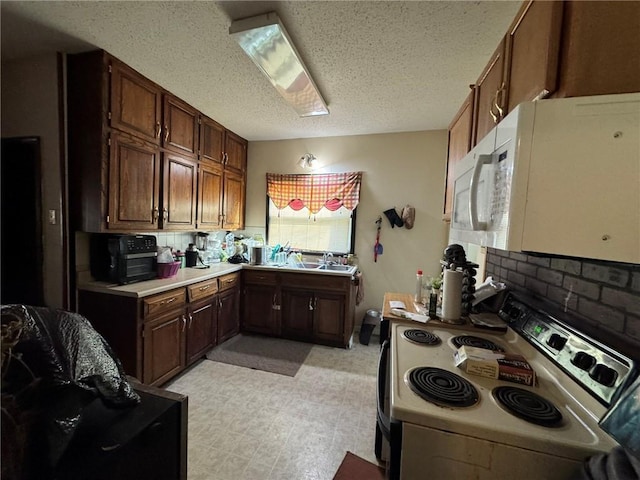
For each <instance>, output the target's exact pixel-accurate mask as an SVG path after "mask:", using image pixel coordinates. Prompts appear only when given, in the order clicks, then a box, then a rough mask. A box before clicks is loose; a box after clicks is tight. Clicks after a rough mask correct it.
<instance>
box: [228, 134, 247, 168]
mask: <svg viewBox="0 0 640 480" xmlns="http://www.w3.org/2000/svg"><path fill="white" fill-rule="evenodd" d="M225 153H226V154H227V155H226V158H225V168H226V169H231V170H233V171H235V172H236V173H244V172H245V170H246V168H247V141H246V140H245V139H244V138H242V137H239V136H238V135H236V134H235V133H233V132H230V131H228V130H227V134H226V137H225Z"/></svg>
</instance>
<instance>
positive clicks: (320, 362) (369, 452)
mask: <svg viewBox="0 0 640 480" xmlns="http://www.w3.org/2000/svg"><path fill="white" fill-rule="evenodd" d="M379 350H380V345H379V343H378V338H377V337H372V338H371V341H370V342H369V345H366V346H365V345H361V344H359V343H355V342H354V345H353V347H352V348H351V349H349V350H346V349H340V348H331V347H324V346H319V345H314V346H313V348H312V349H311V352H310V353H309V355H308V357H307V359H306V360H305V362H304V364H303V365H302V366H301V367H300V370H298V373H297V374H296V376H295V377H288V376H285V375H279V374H275V373H269V372H263V371H260V370H252V369H249V368H244V367H237V366H234V365H227V364H224V363H218V362H213V361H211V360H202V361H201V362H200V363H198V364H196V365H195V366H194V367H193V368H191V369H190V370H189V371H187V372H186V373H185V374H183V375H182V376H180V377H178V378H177V379H176V380H174V381H173V382H172V383H170V384H169V385H167V387H166V388H167V390H171V391H173V392H178V393H182V394H185V395H188V396H189V425H188V458H187V465H188V479H189V480H227V479H228V480H242V479H245V480H267V479H278V480H331V479H332V478H333V476H334V474H335V472H336V470H337V469H338V467H339V465H340V463H341V462H342V459H343V458H344V455H345V453H346V452H347V450H348V451H351V452H353V453H355V454H356V455H359V456H360V457H362V458H364V459H366V460H369V461H370V462H372V463H377V461H376V458H375V454H374V442H375V419H376V373H377V362H378V353H379Z"/></svg>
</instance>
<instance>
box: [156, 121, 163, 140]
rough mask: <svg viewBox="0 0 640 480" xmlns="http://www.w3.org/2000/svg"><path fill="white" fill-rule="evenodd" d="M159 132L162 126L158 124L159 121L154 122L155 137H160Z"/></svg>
mask: <svg viewBox="0 0 640 480" xmlns="http://www.w3.org/2000/svg"><path fill="white" fill-rule="evenodd" d="M160 132H162V127H161V126H160V122H156V133H155V137H156V138H160Z"/></svg>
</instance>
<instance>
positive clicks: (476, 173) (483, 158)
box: [469, 154, 493, 230]
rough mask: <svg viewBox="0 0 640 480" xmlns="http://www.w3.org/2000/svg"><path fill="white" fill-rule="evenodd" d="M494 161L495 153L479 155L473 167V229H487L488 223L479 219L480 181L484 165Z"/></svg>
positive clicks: (471, 203)
mask: <svg viewBox="0 0 640 480" xmlns="http://www.w3.org/2000/svg"><path fill="white" fill-rule="evenodd" d="M491 163H493V155H491V154H489V155H486V154H485V155H478V159H477V160H476V165H475V167H473V175H472V176H471V184H470V186H469V187H470V188H469V220H470V221H471V230H486V229H487V223H486V222H479V221H478V183H479V180H480V173H481V172H482V167H483V166H485V165H491Z"/></svg>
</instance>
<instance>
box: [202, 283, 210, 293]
mask: <svg viewBox="0 0 640 480" xmlns="http://www.w3.org/2000/svg"><path fill="white" fill-rule="evenodd" d="M210 286H211V285H205V286H204V287H200V291H201V292H204V291H205V290H209V287H210Z"/></svg>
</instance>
